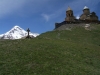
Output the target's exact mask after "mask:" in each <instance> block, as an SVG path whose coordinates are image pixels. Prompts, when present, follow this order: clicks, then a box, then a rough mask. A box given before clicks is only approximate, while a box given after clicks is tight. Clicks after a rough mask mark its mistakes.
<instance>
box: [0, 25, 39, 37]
mask: <svg viewBox="0 0 100 75" xmlns="http://www.w3.org/2000/svg"><path fill="white" fill-rule="evenodd" d="M27 35H28V33H27V31H25V30H24V29H22V28H21V27H19V26H18V25H16V26H14V27H13V28H12V29H11V30H10V31H8V32H6V33H5V34H3V35H2V36H0V38H2V39H20V38H22V37H26V36H27ZM30 35H31V36H33V37H36V36H38V35H39V34H37V33H31V32H30Z"/></svg>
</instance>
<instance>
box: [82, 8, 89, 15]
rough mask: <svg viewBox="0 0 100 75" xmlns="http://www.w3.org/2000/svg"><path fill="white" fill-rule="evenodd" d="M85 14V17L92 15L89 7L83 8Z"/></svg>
mask: <svg viewBox="0 0 100 75" xmlns="http://www.w3.org/2000/svg"><path fill="white" fill-rule="evenodd" d="M83 14H85V15H89V14H90V9H89V8H88V7H87V6H85V7H84V8H83Z"/></svg>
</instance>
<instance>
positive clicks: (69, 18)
mask: <svg viewBox="0 0 100 75" xmlns="http://www.w3.org/2000/svg"><path fill="white" fill-rule="evenodd" d="M65 21H69V22H74V21H75V17H74V15H73V10H72V9H71V8H70V7H68V9H67V11H66V18H65Z"/></svg>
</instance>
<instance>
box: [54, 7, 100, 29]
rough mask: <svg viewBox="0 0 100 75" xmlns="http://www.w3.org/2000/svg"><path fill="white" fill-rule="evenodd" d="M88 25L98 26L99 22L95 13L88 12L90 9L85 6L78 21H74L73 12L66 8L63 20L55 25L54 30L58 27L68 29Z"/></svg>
mask: <svg viewBox="0 0 100 75" xmlns="http://www.w3.org/2000/svg"><path fill="white" fill-rule="evenodd" d="M90 23H91V24H92V23H95V24H100V21H99V19H98V16H97V15H96V13H95V12H90V9H89V8H88V7H87V6H85V7H84V8H83V13H82V14H81V16H80V18H79V19H76V17H75V16H74V13H73V10H72V9H71V8H70V7H68V9H67V11H66V17H65V20H64V21H63V22H61V23H55V29H56V28H59V27H60V28H61V27H62V29H65V28H66V27H67V28H68V27H71V26H83V25H85V24H90Z"/></svg>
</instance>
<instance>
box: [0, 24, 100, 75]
mask: <svg viewBox="0 0 100 75" xmlns="http://www.w3.org/2000/svg"><path fill="white" fill-rule="evenodd" d="M94 27H95V28H94V29H93V30H91V31H89V30H85V29H84V28H81V27H77V28H74V29H72V30H71V31H68V30H63V31H52V32H46V33H43V34H41V35H40V36H38V37H37V38H34V39H22V40H1V41H0V75H100V25H95V26H94Z"/></svg>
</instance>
